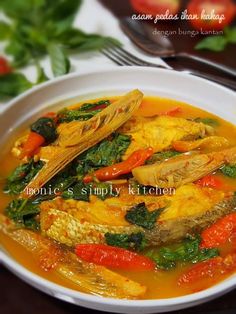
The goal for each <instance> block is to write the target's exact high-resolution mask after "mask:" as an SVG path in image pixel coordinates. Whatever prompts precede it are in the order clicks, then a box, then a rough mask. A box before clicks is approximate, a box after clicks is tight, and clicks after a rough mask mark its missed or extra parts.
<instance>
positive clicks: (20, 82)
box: [0, 73, 33, 98]
mask: <svg viewBox="0 0 236 314" xmlns="http://www.w3.org/2000/svg"><path fill="white" fill-rule="evenodd" d="M32 86H33V84H32V83H31V82H30V81H28V80H27V78H26V77H25V76H24V75H23V74H21V73H10V74H7V75H1V76H0V98H5V97H11V96H13V97H14V96H17V95H19V94H21V93H23V92H24V91H26V90H27V89H29V88H31V87H32Z"/></svg>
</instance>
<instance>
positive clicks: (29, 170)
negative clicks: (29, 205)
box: [4, 159, 44, 194]
mask: <svg viewBox="0 0 236 314" xmlns="http://www.w3.org/2000/svg"><path fill="white" fill-rule="evenodd" d="M43 165H44V163H43V162H42V161H38V162H34V161H33V159H31V160H30V161H29V162H28V163H26V164H22V165H19V166H18V167H16V168H15V169H14V170H13V172H12V173H11V174H10V175H9V176H8V178H7V182H6V185H5V187H4V192H5V193H7V194H19V193H20V192H22V191H23V189H24V188H25V187H26V185H27V184H28V183H29V182H30V181H31V180H32V179H33V177H34V176H35V175H36V174H37V173H38V171H39V170H40V169H41V168H42V167H43Z"/></svg>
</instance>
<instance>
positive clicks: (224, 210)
mask: <svg viewBox="0 0 236 314" xmlns="http://www.w3.org/2000/svg"><path fill="white" fill-rule="evenodd" d="M232 211H236V196H232V197H229V198H226V199H224V200H223V201H221V202H220V203H218V204H216V205H215V206H214V207H213V208H212V209H210V210H207V211H206V212H205V213H203V214H202V215H201V214H198V215H196V216H194V217H191V216H190V217H181V218H179V219H169V220H166V221H162V222H160V223H159V224H157V226H156V228H155V229H153V230H151V231H146V232H145V235H146V238H147V240H148V241H149V244H150V245H158V246H159V245H162V244H165V243H171V242H176V241H178V240H181V239H182V238H184V237H185V236H186V235H187V234H196V233H199V232H201V231H202V230H204V229H205V228H206V227H208V226H209V225H211V224H213V223H214V222H215V221H216V220H218V219H219V218H221V217H223V216H225V215H227V214H229V213H231V212H232Z"/></svg>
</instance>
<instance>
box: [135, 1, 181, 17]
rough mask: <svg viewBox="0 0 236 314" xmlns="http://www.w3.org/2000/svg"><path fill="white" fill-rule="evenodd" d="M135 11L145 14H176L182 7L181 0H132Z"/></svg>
mask: <svg viewBox="0 0 236 314" xmlns="http://www.w3.org/2000/svg"><path fill="white" fill-rule="evenodd" d="M130 2H131V5H132V7H133V8H134V9H135V11H137V12H139V13H143V14H152V15H153V16H155V15H156V14H166V12H167V10H169V14H173V15H175V14H176V13H177V12H178V11H179V8H180V1H179V0H158V1H157V0H130Z"/></svg>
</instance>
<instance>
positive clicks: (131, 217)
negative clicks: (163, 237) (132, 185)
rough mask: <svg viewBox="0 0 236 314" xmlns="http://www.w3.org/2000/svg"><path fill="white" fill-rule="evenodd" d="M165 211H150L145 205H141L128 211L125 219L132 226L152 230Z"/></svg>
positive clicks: (160, 209)
mask: <svg viewBox="0 0 236 314" xmlns="http://www.w3.org/2000/svg"><path fill="white" fill-rule="evenodd" d="M163 210H164V208H158V209H155V210H153V211H149V210H148V209H147V207H146V205H145V203H140V204H138V205H135V206H133V207H132V208H131V209H129V210H127V212H126V215H125V219H126V220H127V221H128V222H129V223H131V224H134V225H137V226H140V227H143V228H145V229H148V230H151V229H153V228H154V227H155V224H156V221H157V218H158V217H159V216H160V214H161V212H162V211H163Z"/></svg>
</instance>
